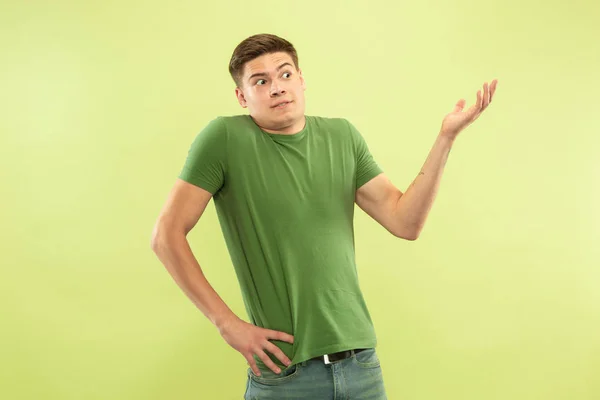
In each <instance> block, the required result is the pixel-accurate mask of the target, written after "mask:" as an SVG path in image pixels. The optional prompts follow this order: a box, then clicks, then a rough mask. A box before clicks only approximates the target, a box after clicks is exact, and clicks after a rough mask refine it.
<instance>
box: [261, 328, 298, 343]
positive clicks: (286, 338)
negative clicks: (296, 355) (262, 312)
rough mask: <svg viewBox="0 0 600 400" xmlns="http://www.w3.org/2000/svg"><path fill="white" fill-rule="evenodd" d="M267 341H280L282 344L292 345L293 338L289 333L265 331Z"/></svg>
mask: <svg viewBox="0 0 600 400" xmlns="http://www.w3.org/2000/svg"><path fill="white" fill-rule="evenodd" d="M267 331H268V332H267V339H274V340H281V341H283V342H288V343H294V337H293V336H292V335H290V334H289V333H285V332H280V331H274V330H272V329H267Z"/></svg>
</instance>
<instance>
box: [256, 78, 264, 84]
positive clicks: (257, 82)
mask: <svg viewBox="0 0 600 400" xmlns="http://www.w3.org/2000/svg"><path fill="white" fill-rule="evenodd" d="M260 81H264V79H259V80H257V81H256V84H257V85H259V82H260Z"/></svg>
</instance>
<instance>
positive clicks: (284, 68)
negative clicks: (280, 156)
mask: <svg viewBox="0 0 600 400" xmlns="http://www.w3.org/2000/svg"><path fill="white" fill-rule="evenodd" d="M305 90H306V86H305V83H304V78H303V77H302V70H300V69H299V70H296V67H295V66H294V62H293V61H292V58H291V57H290V56H289V55H288V54H287V53H284V52H277V53H270V54H264V55H262V56H260V57H257V58H255V59H254V60H252V61H249V62H247V63H246V65H245V66H244V75H243V78H242V88H236V89H235V93H236V96H237V98H238V101H239V103H240V105H241V106H242V107H244V108H246V107H248V110H249V111H250V115H251V116H252V117H253V119H254V120H255V121H256V122H257V123H258V124H259V125H260V126H261V127H263V128H268V129H271V130H285V128H289V127H292V126H295V125H298V122H299V121H303V117H304V91H305ZM284 101H286V102H289V103H288V104H287V105H285V106H283V107H273V106H275V105H276V104H278V103H281V102H284Z"/></svg>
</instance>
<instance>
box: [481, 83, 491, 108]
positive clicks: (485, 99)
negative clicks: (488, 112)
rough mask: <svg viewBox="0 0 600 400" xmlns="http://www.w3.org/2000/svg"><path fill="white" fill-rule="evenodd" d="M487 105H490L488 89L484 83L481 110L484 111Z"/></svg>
mask: <svg viewBox="0 0 600 400" xmlns="http://www.w3.org/2000/svg"><path fill="white" fill-rule="evenodd" d="M488 104H490V89H489V87H488V83H487V82H485V83H484V84H483V103H482V105H481V109H482V110H485V109H486V108H487V106H488Z"/></svg>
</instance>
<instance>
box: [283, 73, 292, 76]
mask: <svg viewBox="0 0 600 400" xmlns="http://www.w3.org/2000/svg"><path fill="white" fill-rule="evenodd" d="M285 74H289V75H290V76H292V73H291V72H284V73H283V75H285Z"/></svg>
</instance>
